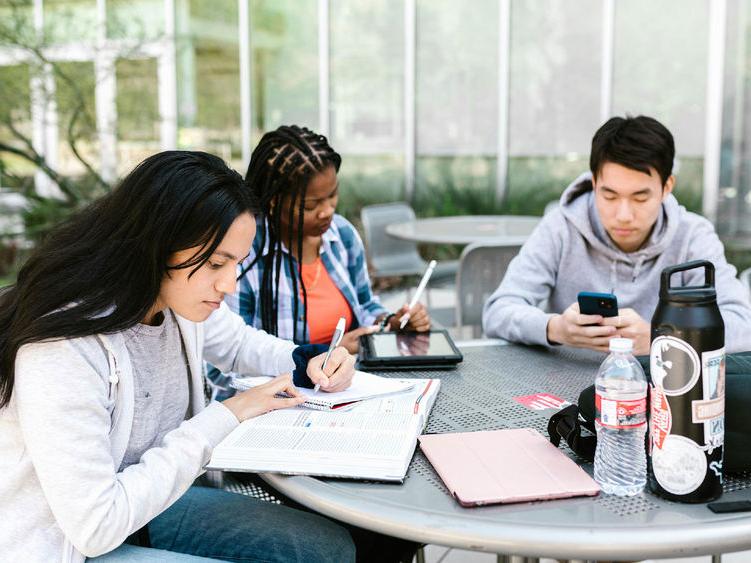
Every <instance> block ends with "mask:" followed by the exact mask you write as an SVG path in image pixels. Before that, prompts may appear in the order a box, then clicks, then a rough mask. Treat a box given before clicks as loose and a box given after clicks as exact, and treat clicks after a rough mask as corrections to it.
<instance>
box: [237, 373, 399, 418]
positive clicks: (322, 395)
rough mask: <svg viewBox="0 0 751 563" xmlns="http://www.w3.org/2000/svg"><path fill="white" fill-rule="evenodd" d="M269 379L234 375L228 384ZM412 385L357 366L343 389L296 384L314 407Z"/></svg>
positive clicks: (243, 385)
mask: <svg viewBox="0 0 751 563" xmlns="http://www.w3.org/2000/svg"><path fill="white" fill-rule="evenodd" d="M271 379H272V378H271V377H243V378H237V379H235V380H234V381H233V382H232V384H231V385H232V387H234V388H235V389H238V390H240V391H244V390H246V389H251V388H252V387H256V386H258V385H262V384H263V383H267V382H268V381H271ZM412 387H414V382H410V381H405V380H399V379H389V378H387V377H380V376H378V375H373V374H372V373H367V372H365V371H359V370H356V371H355V375H354V376H353V377H352V384H351V385H350V386H349V388H347V389H345V390H344V391H338V392H336V393H326V392H325V391H318V392H317V393H316V392H314V391H313V390H312V389H306V388H304V387H298V388H297V390H298V391H300V393H301V394H302V395H303V396H305V402H304V403H303V404H302V406H303V407H305V408H309V409H315V410H336V409H346V408H348V407H350V406H352V405H354V404H355V403H357V402H358V401H364V400H365V399H372V398H374V397H382V396H384V395H390V394H392V393H401V392H403V391H409V390H410V389H412Z"/></svg>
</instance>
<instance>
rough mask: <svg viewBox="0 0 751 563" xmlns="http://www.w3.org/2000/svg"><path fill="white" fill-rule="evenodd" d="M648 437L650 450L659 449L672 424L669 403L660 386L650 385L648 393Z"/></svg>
mask: <svg viewBox="0 0 751 563" xmlns="http://www.w3.org/2000/svg"><path fill="white" fill-rule="evenodd" d="M649 414H650V420H649V437H650V441H649V443H650V451H652V450H654V449H655V448H656V449H661V448H662V446H663V444H664V443H665V438H666V437H667V436H668V434H670V429H671V427H672V426H673V417H672V415H671V412H670V404H669V403H668V398H667V397H666V396H665V392H664V391H663V390H662V387H655V386H654V385H653V386H652V389H651V391H650V394H649Z"/></svg>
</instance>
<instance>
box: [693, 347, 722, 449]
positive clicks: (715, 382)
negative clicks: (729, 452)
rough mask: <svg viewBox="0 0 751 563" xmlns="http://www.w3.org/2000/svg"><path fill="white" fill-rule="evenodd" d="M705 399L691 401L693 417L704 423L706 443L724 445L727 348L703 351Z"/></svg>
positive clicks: (709, 447)
mask: <svg viewBox="0 0 751 563" xmlns="http://www.w3.org/2000/svg"><path fill="white" fill-rule="evenodd" d="M701 363H702V367H703V372H704V373H703V375H702V385H703V387H704V389H703V390H704V393H703V400H701V401H691V419H692V422H694V423H697V424H704V444H705V446H707V447H708V449H709V450H710V451H711V450H712V448H717V447H720V446H722V444H723V442H724V439H725V348H720V349H719V350H712V351H711V352H703V353H702V355H701Z"/></svg>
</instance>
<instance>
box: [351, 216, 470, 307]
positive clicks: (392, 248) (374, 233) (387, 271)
mask: <svg viewBox="0 0 751 563" xmlns="http://www.w3.org/2000/svg"><path fill="white" fill-rule="evenodd" d="M360 220H361V221H362V225H363V238H364V239H365V250H366V254H367V257H368V263H369V264H370V275H371V277H372V278H373V279H377V278H386V277H405V276H421V275H422V274H423V273H424V272H425V269H426V268H427V267H428V264H427V262H426V261H425V260H423V259H422V257H421V256H420V253H419V252H418V251H417V244H416V243H414V242H409V241H405V240H399V239H396V238H394V237H392V236H389V235H388V234H387V233H386V227H387V226H388V225H390V224H391V223H402V222H407V221H414V220H415V212H414V210H413V209H412V207H410V206H409V205H408V204H407V203H404V202H395V203H381V204H375V205H366V206H365V207H363V208H362V210H361V211H360ZM457 267H458V263H457V262H456V261H443V262H439V263H438V266H436V269H435V270H434V271H433V275H432V277H431V278H430V283H429V284H428V287H431V286H435V285H437V284H439V283H441V282H442V281H446V280H447V279H453V278H454V276H455V275H456V270H457ZM408 293H409V291H408ZM427 298H428V302H429V301H430V294H429V293H428V294H427Z"/></svg>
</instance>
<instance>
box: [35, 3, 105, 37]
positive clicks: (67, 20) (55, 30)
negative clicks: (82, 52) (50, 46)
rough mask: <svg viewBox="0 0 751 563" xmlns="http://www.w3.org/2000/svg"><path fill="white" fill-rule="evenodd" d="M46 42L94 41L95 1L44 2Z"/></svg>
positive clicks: (95, 27) (95, 28)
mask: <svg viewBox="0 0 751 563" xmlns="http://www.w3.org/2000/svg"><path fill="white" fill-rule="evenodd" d="M43 6H44V29H45V36H46V38H47V41H49V42H52V43H73V42H79V41H93V40H95V39H96V30H97V26H96V21H97V17H96V0H44V2H43Z"/></svg>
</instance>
